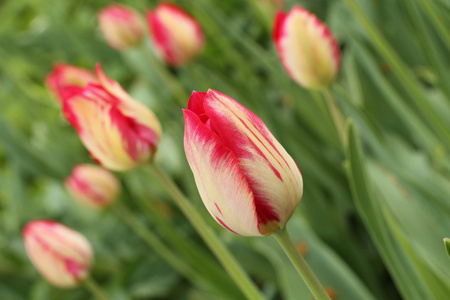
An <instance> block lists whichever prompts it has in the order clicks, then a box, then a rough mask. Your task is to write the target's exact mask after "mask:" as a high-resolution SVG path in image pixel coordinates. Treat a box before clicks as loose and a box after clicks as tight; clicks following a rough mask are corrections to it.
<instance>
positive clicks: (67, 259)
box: [23, 220, 93, 288]
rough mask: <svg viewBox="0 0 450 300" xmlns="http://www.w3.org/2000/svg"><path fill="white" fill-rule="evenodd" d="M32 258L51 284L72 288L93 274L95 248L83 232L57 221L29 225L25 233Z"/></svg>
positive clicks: (27, 248)
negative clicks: (90, 271) (92, 263)
mask: <svg viewBox="0 0 450 300" xmlns="http://www.w3.org/2000/svg"><path fill="white" fill-rule="evenodd" d="M23 239H24V242H25V248H26V250H27V253H28V257H29V258H30V260H31V262H32V263H33V264H34V266H35V267H36V268H37V269H38V271H39V272H40V273H41V274H42V276H44V278H45V279H47V280H48V281H49V282H50V283H51V284H53V285H55V286H57V287H61V288H69V287H73V286H76V285H77V284H79V283H80V282H82V281H83V280H84V279H85V278H86V277H87V276H88V274H89V267H90V265H91V262H92V260H93V257H92V256H93V255H92V248H91V245H90V244H89V242H88V240H87V239H86V238H85V237H84V236H83V235H81V234H80V233H78V232H76V231H74V230H72V229H70V228H68V227H66V226H64V225H62V224H60V223H57V222H53V221H46V220H36V221H32V222H29V223H28V224H27V226H25V228H24V230H23Z"/></svg>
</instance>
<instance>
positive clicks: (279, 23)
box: [272, 11, 286, 44]
mask: <svg viewBox="0 0 450 300" xmlns="http://www.w3.org/2000/svg"><path fill="white" fill-rule="evenodd" d="M285 19H286V13H285V12H283V11H279V12H278V13H277V14H276V16H275V22H274V25H273V32H272V39H273V41H274V42H275V44H277V43H278V40H279V39H280V37H281V34H282V31H283V25H284V21H285Z"/></svg>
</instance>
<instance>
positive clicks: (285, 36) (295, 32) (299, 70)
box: [273, 6, 341, 89]
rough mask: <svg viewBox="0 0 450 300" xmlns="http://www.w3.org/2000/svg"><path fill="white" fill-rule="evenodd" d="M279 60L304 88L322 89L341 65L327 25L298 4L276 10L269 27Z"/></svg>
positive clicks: (337, 48) (334, 76)
mask: <svg viewBox="0 0 450 300" xmlns="http://www.w3.org/2000/svg"><path fill="white" fill-rule="evenodd" d="M273 40H274V42H275V45H276V48H277V50H278V54H279V56H280V59H281V63H282V64H283V66H284V68H285V69H286V71H287V73H288V74H289V75H290V76H291V78H292V79H293V80H294V81H295V82H296V83H298V84H299V85H301V86H303V87H305V88H308V89H323V88H326V87H328V86H329V85H330V84H331V83H332V82H333V81H334V79H335V78H336V76H337V74H338V72H339V68H340V65H341V56H340V52H339V47H338V45H337V43H336V40H335V39H334V37H333V35H332V34H331V32H330V30H329V29H328V27H327V26H326V25H325V24H324V23H322V22H320V21H319V20H318V19H317V17H316V16H315V15H313V14H311V13H310V12H309V11H307V10H305V9H304V8H302V7H300V6H294V8H292V10H291V11H290V12H289V13H287V14H286V13H284V12H279V13H278V14H277V16H276V18H275V25H274V29H273Z"/></svg>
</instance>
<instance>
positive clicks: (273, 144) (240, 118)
mask: <svg viewBox="0 0 450 300" xmlns="http://www.w3.org/2000/svg"><path fill="white" fill-rule="evenodd" d="M184 119H185V126H186V127H185V134H184V147H185V151H186V156H187V160H188V162H189V165H190V167H191V169H192V172H193V173H194V177H195V182H196V184H197V188H198V190H199V193H200V196H201V198H202V200H203V203H204V204H205V206H206V208H207V209H208V211H209V213H210V214H211V215H212V216H213V218H214V219H215V220H216V221H217V222H218V223H220V224H221V225H222V226H223V227H225V228H226V229H228V230H229V231H231V232H234V233H236V234H239V235H243V236H266V235H270V234H272V233H275V232H277V231H278V230H280V229H283V228H284V227H285V226H286V223H287V221H288V220H289V219H290V217H291V216H292V214H293V213H294V210H295V208H296V207H297V205H298V203H299V202H300V199H301V197H302V194H303V180H302V176H301V173H300V170H299V169H298V167H297V165H296V163H295V162H294V160H293V159H292V157H290V156H289V154H288V153H287V152H286V150H284V148H283V147H282V146H281V145H280V143H279V142H278V141H277V140H276V139H275V138H274V136H273V135H272V133H271V132H270V131H269V130H268V129H267V127H266V126H265V124H264V123H263V122H262V121H261V119H259V118H258V117H257V116H256V115H255V114H253V113H252V112H251V111H249V110H248V109H246V108H245V107H244V106H242V105H241V104H239V103H238V102H236V101H235V100H233V99H231V98H230V97H228V96H226V95H224V94H221V93H219V92H217V91H214V90H209V91H208V92H207V93H201V92H193V93H192V95H191V97H190V99H189V103H188V109H187V110H184Z"/></svg>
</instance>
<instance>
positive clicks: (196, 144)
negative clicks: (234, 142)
mask: <svg viewBox="0 0 450 300" xmlns="http://www.w3.org/2000/svg"><path fill="white" fill-rule="evenodd" d="M183 112H184V118H185V124H186V127H185V135H184V147H185V151H186V157H187V159H188V162H189V165H190V167H191V169H192V172H193V173H194V177H195V182H196V184H197V187H198V190H199V193H200V196H201V198H202V200H203V202H204V204H205V206H206V208H207V209H208V211H209V213H210V214H211V215H212V216H213V217H214V218H215V219H216V221H217V222H219V223H220V224H221V225H222V226H223V227H225V228H226V229H228V230H230V231H232V232H234V233H237V234H240V235H244V236H260V235H261V233H260V232H259V227H258V219H257V214H256V211H255V204H254V202H253V193H252V191H251V189H250V187H249V184H248V182H247V180H246V179H245V177H244V175H243V173H242V171H241V169H240V167H239V165H238V162H237V159H236V157H235V156H234V154H233V152H232V151H231V150H230V149H228V148H226V147H225V146H224V145H223V143H222V141H221V140H220V138H219V137H218V136H217V135H216V134H215V133H214V132H212V131H211V130H210V129H209V128H207V127H206V126H205V125H204V124H203V123H202V122H201V120H200V119H199V117H198V116H197V115H196V114H195V113H194V112H191V111H189V110H184V111H183Z"/></svg>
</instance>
